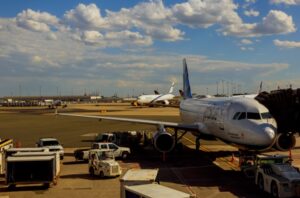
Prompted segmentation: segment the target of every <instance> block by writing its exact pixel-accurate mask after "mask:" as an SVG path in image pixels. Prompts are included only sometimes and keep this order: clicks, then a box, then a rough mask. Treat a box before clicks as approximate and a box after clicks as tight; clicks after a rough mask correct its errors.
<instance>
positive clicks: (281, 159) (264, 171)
mask: <svg viewBox="0 0 300 198" xmlns="http://www.w3.org/2000/svg"><path fill="white" fill-rule="evenodd" d="M290 162H291V161H290V160H289V157H288V156H282V155H273V156H272V155H271V156H267V155H258V156H257V160H256V173H255V184H256V185H258V187H259V188H260V189H261V190H263V191H266V192H268V193H271V194H272V196H273V197H299V196H300V173H299V169H298V168H295V167H293V166H292V165H291V164H290Z"/></svg>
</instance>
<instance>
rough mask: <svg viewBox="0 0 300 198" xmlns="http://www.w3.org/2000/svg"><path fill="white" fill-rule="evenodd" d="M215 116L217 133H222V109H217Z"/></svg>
mask: <svg viewBox="0 0 300 198" xmlns="http://www.w3.org/2000/svg"><path fill="white" fill-rule="evenodd" d="M216 115H217V116H216V119H217V120H216V122H217V127H218V131H220V132H221V133H223V132H224V130H225V128H224V110H223V109H222V108H219V109H218V111H217V114H216Z"/></svg>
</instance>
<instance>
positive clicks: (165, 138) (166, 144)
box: [153, 129, 175, 152]
mask: <svg viewBox="0 0 300 198" xmlns="http://www.w3.org/2000/svg"><path fill="white" fill-rule="evenodd" d="M153 145H154V148H155V149H156V150H158V151H159V152H170V151H171V150H172V149H173V148H174V146H175V141H174V138H173V137H172V135H171V134H170V133H168V132H166V130H165V129H160V130H159V131H157V132H156V133H155V134H154V136H153Z"/></svg>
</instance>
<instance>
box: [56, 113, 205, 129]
mask: <svg viewBox="0 0 300 198" xmlns="http://www.w3.org/2000/svg"><path fill="white" fill-rule="evenodd" d="M56 114H57V115H62V116H74V117H82V118H93V119H98V120H112V121H121V122H132V123H138V124H148V125H156V126H164V127H168V128H173V129H181V130H187V131H199V125H198V124H183V123H176V122H164V121H156V120H142V119H135V118H120V117H109V116H94V115H80V114H72V113H56Z"/></svg>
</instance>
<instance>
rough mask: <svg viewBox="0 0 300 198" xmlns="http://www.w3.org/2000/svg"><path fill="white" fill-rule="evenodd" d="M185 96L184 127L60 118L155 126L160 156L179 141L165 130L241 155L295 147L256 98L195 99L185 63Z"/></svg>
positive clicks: (178, 124) (108, 118)
mask: <svg viewBox="0 0 300 198" xmlns="http://www.w3.org/2000/svg"><path fill="white" fill-rule="evenodd" d="M183 95H184V99H183V100H182V101H181V103H180V108H179V110H180V117H181V119H182V122H181V123H176V122H164V121H154V120H142V119H131V118H119V117H106V116H92V115H91V116H88V115H76V114H67V113H59V115H67V116H78V117H86V118H94V119H100V120H102V119H103V120H114V121H124V122H132V123H141V124H149V125H156V126H157V129H158V130H157V132H156V133H155V134H154V136H153V143H154V147H155V148H156V149H157V150H158V151H161V152H169V151H171V150H172V149H173V148H174V146H175V141H176V140H177V136H175V137H173V136H172V135H171V134H170V133H168V132H167V131H166V128H173V129H174V130H175V132H176V135H177V130H184V131H189V132H191V133H192V134H193V135H194V136H196V137H197V138H196V141H197V142H196V145H197V144H198V145H199V142H198V141H199V139H200V138H201V139H211V138H216V139H219V140H222V141H224V142H225V143H228V144H230V145H233V146H236V147H237V148H239V149H240V150H241V151H264V150H267V149H270V148H275V149H277V150H289V149H291V148H293V147H294V146H295V137H294V136H288V135H285V134H282V133H277V124H276V121H275V119H274V118H273V117H272V116H271V114H270V113H269V110H268V109H267V108H266V107H265V106H263V105H262V104H260V103H259V102H258V101H256V100H255V99H254V98H253V97H243V96H241V97H222V98H221V97H220V98H218V97H216V98H203V99H199V98H192V94H191V88H190V83H189V76H188V69H187V64H186V60H185V59H184V60H183Z"/></svg>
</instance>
